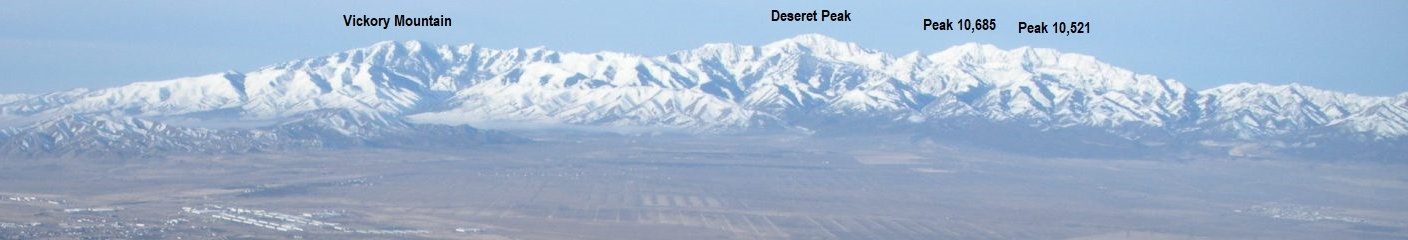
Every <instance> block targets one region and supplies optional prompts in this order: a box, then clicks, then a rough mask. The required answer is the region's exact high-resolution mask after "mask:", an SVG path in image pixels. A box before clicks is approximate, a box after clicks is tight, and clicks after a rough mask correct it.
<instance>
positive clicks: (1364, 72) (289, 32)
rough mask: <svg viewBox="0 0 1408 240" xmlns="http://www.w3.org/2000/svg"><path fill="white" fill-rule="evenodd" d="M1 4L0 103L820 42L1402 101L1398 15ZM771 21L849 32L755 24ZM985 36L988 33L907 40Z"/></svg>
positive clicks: (1404, 17) (1291, 9)
mask: <svg viewBox="0 0 1408 240" xmlns="http://www.w3.org/2000/svg"><path fill="white" fill-rule="evenodd" d="M1130 2H1133V1H1075V2H1059V3H1058V2H1050V1H1033V2H989V1H954V2H945V1H854V0H852V1H819V0H741V1H733V0H726V1H662V0H650V1H634V0H631V1H571V0H558V1H521V0H520V1H445V2H414V3H412V2H403V1H309V2H302V1H267V2H266V1H228V2H209V1H160V2H157V1H152V2H147V1H101V2H99V1H93V2H87V1H84V2H72V1H6V2H4V3H0V29H2V30H0V72H3V73H4V74H5V75H4V76H3V77H0V93H14V92H27V93H37V92H48V91H56V90H64V89H70V88H76V87H88V88H99V87H109V86H117V85H122V84H126V83H130V82H135V81H148V80H163V79H171V78H177V77H183V76H193V75H200V74H207V73H213V72H219V71H224V70H236V71H248V70H252V69H255V68H258V67H261V66H264V65H269V64H274V63H279V62H283V61H287V60H293V59H300V58H307V57H315V56H322V55H326V54H329V53H333V52H338V51H342V50H346V49H350V48H357V47H364V46H367V45H370V44H372V43H374V42H377V41H382V40H412V39H417V40H423V41H428V42H431V43H437V44H462V43H471V42H472V43H478V44H481V45H482V46H486V47H491V48H513V47H535V46H545V47H548V48H550V49H555V50H563V51H578V52H596V51H621V52H630V53H638V54H644V55H652V56H654V55H662V54H666V53H669V52H673V51H677V50H685V49H691V48H695V47H698V46H699V45H702V44H704V43H711V42H734V43H740V44H750V45H757V44H765V43H768V42H771V41H775V40H778V39H783V38H787V37H791V36H795V35H798V34H802V33H822V34H826V35H829V36H832V37H834V38H837V39H840V40H843V41H850V42H856V43H859V44H861V45H862V46H864V47H868V48H874V49H879V50H883V51H886V52H890V53H892V54H896V55H902V54H905V53H909V52H913V51H919V52H923V53H926V54H927V53H932V52H936V51H940V50H943V49H945V48H947V47H949V46H952V45H956V44H961V43H965V42H981V43H990V44H995V45H997V46H999V47H1002V48H1016V47H1020V46H1033V47H1043V48H1055V49H1059V50H1061V51H1065V52H1074V53H1083V54H1088V55H1093V56H1096V57H1097V58H1098V59H1100V60H1102V61H1105V62H1108V63H1111V64H1114V65H1117V66H1121V67H1124V68H1127V69H1130V70H1133V71H1135V72H1139V73H1147V74H1154V75H1158V76H1161V77H1168V78H1174V79H1177V80H1179V81H1182V82H1183V83H1185V84H1187V85H1189V86H1191V87H1193V88H1197V89H1204V88H1209V87H1213V86H1217V85H1221V84H1225V83H1232V82H1264V83H1275V84H1284V83H1292V82H1298V83H1302V84H1307V85H1311V86H1315V87H1319V88H1324V89H1331V90H1339V91H1347V92H1354V93H1360V94H1365V95H1394V94H1398V93H1401V92H1406V91H1408V77H1405V75H1404V74H1401V71H1403V70H1404V69H1408V44H1405V42H1408V14H1405V12H1408V1H1313V2H1301V1H1156V2H1139V3H1130ZM772 9H779V10H789V11H811V10H815V9H837V10H841V9H844V10H849V11H850V12H852V14H851V15H852V18H853V20H854V21H853V22H846V23H797V22H788V23H779V22H769V21H768V18H769V11H770V10H772ZM343 14H356V15H362V14H366V15H369V16H372V17H389V16H391V15H395V14H405V15H411V16H425V15H445V16H446V17H451V18H453V19H454V20H453V21H454V26H453V27H449V28H431V27H420V28H408V27H402V28H396V27H392V28H390V29H381V28H369V27H345V26H343V21H342V15H343ZM924 18H934V19H943V18H995V19H997V21H998V23H999V27H1000V28H999V29H998V30H997V31H995V32H985V33H967V32H961V33H960V32H939V31H923V30H921V19H924ZM1018 21H1047V22H1051V21H1089V22H1091V25H1092V29H1091V30H1092V32H1093V33H1092V34H1089V35H1085V36H1058V35H1026V34H1016V33H1015V32H1016V28H1017V27H1016V23H1017V22H1018Z"/></svg>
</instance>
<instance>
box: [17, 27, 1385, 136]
mask: <svg viewBox="0 0 1408 240" xmlns="http://www.w3.org/2000/svg"><path fill="white" fill-rule="evenodd" d="M329 109H335V110H337V111H336V112H339V113H343V115H347V114H357V115H358V116H373V117H375V118H386V119H390V120H394V121H411V122H417V123H434V124H445V125H460V124H470V125H474V126H492V127H495V128H534V127H584V128H596V129H605V130H621V131H639V130H648V131H681V132H689V133H698V134H714V133H738V132H750V131H773V130H777V131H801V132H816V131H827V129H844V128H846V127H847V126H846V125H850V124H853V123H856V122H863V123H871V124H869V125H884V126H906V127H904V128H905V129H916V128H917V129H925V128H931V127H933V126H942V125H946V124H951V123H953V122H960V121H961V122H974V121H977V122H984V123H990V124H996V125H1003V126H1024V127H1026V128H1030V129H1032V130H1033V131H1037V132H1047V131H1062V130H1068V129H1087V130H1090V129H1093V130H1097V131H1098V132H1104V133H1108V134H1110V135H1112V136H1117V137H1118V138H1122V139H1126V140H1131V141H1141V139H1150V138H1151V136H1160V137H1158V138H1159V139H1161V140H1159V141H1164V140H1167V139H1177V140H1181V141H1190V142H1191V141H1204V140H1217V141H1268V140H1277V141H1289V142H1301V141H1309V140H1308V139H1313V138H1321V137H1324V138H1336V139H1341V138H1343V139H1357V141H1368V142H1375V141H1402V139H1403V138H1404V136H1408V94H1400V95H1398V96H1391V97H1374V96H1360V95H1355V94H1350V93H1340V92H1334V91H1326V90H1320V89H1315V88H1312V87H1308V86H1302V85H1296V84H1292V85H1284V86H1273V85H1264V84H1232V85H1225V86H1220V87H1216V88H1212V89H1206V90H1202V91H1199V90H1195V89H1190V88H1188V87H1186V86H1184V85H1183V84H1181V83H1179V82H1178V81H1175V80H1172V79H1166V78H1159V77H1156V76H1153V75H1147V74H1139V73H1134V72H1132V71H1129V70H1126V69H1122V68H1119V67H1116V66H1112V65H1110V64H1106V63H1103V62H1100V61H1098V60H1096V59H1095V58H1094V57H1091V56H1086V55H1080V54H1073V53H1062V52H1058V51H1056V50H1052V49H1039V48H1030V47H1022V48H1016V49H1006V50H1005V49H999V48H997V47H994V46H992V45H982V44H972V43H970V44H964V45H959V46H954V47H951V48H948V49H946V50H943V51H940V52H936V53H931V54H921V53H917V52H915V53H908V54H905V55H891V54H889V53H884V52H880V51H876V50H872V49H866V48H863V47H861V46H859V45H857V44H855V43H848V42H842V41H838V40H835V39H832V38H829V37H826V36H822V35H817V34H806V35H800V36H796V37H793V38H789V39H783V40H780V41H776V42H772V43H768V44H765V45H761V46H749V45H737V44H707V45H704V46H702V47H700V48H696V49H692V50H685V51H680V52H675V53H672V54H668V55H665V56H640V55H634V54H627V53H616V52H599V53H573V52H558V51H552V50H548V49H543V48H527V49H518V48H515V49H489V48H483V47H479V46H476V45H474V44H466V45H457V46H452V45H432V44H427V43H423V42H418V41H406V42H380V43H376V44H374V45H372V46H370V47H366V48H359V49H352V50H348V51H344V52H340V53H335V54H332V55H329V56H322V57H315V58H309V59H303V60H296V61H291V62H286V63H281V64H276V65H271V66H267V67H264V68H260V69H257V70H253V71H249V72H234V71H230V72H224V73H215V74H210V75H204V76H196V77H190V78H181V79H173V80H166V81H152V82H139V83H133V84H129V85H126V86H120V87H113V88H106V89H97V90H87V89H75V90H70V91H63V92H55V93H48V94H37V95H24V94H14V95H3V94H0V120H4V121H5V122H8V123H10V124H9V125H11V126H10V127H12V128H13V129H11V130H7V131H5V133H0V137H4V136H10V137H5V138H7V139H9V140H6V141H7V142H6V144H9V145H13V142H14V141H15V140H14V139H16V138H23V137H16V136H24V135H25V134H26V133H25V132H31V133H32V132H33V131H35V130H36V129H44V127H45V126H51V127H52V126H60V125H54V124H56V121H57V122H59V123H63V122H71V121H86V120H89V117H86V116H90V115H101V116H109V117H116V118H113V120H103V121H106V122H108V123H105V124H112V123H122V124H129V125H141V126H156V125H153V124H154V123H148V122H144V121H145V120H132V119H182V121H188V122H189V121H195V122H202V121H283V120H285V119H290V118H296V117H299V116H303V117H305V119H306V116H307V114H308V113H319V112H327V111H329ZM74 116H85V117H74ZM839 122H845V123H848V124H842V125H840V126H838V124H836V123H839ZM158 125H159V124H158ZM421 125H424V124H421ZM426 126H428V125H426ZM341 127H343V128H346V129H335V130H328V131H332V132H358V131H366V130H368V129H366V127H357V126H346V125H344V126H341ZM58 128H69V129H71V128H72V126H69V127H62V126H60V127H58ZM170 129H171V128H168V130H170ZM191 129H204V130H191ZM276 129H279V128H276ZM176 131H177V132H180V133H179V134H178V135H191V134H195V135H203V134H206V135H208V134H216V133H219V131H228V130H211V129H205V128H197V127H191V128H190V129H185V128H182V129H178V130H176ZM242 133H243V134H252V133H250V132H248V131H245V132H242ZM285 134H291V133H285ZM120 140H122V139H108V140H92V141H120ZM9 145H4V146H7V147H11V146H9Z"/></svg>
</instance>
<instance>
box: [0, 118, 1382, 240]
mask: <svg viewBox="0 0 1408 240" xmlns="http://www.w3.org/2000/svg"><path fill="white" fill-rule="evenodd" d="M531 137H532V138H534V139H535V142H533V143H527V144H502V145H485V146H480V147H475V148H470V149H457V150H437V151H412V150H392V149H353V150H342V151H317V152H296V153H262V154H242V155H218V156H212V155H172V156H165V157H161V158H152V159H102V158H90V157H69V158H43V159H5V160H3V161H0V238H6V239H45V238H54V239H71V238H119V239H175V238H185V239H208V238H221V239H289V238H304V239H349V238H353V239H355V238H370V239H383V238H395V239H419V238H425V239H1257V238H1261V239H1401V238H1408V205H1404V204H1402V203H1405V202H1408V175H1405V174H1404V173H1405V172H1408V171H1405V170H1408V167H1405V166H1404V165H1402V164H1397V163H1371V162H1319V161H1312V160H1301V159H1160V158H1142V159H1079V158H1059V157H1047V156H1027V155H1015V154H1005V153H1001V152H994V151H987V150H983V148H981V147H976V146H963V145H952V144H941V143H932V142H922V141H913V140H911V139H909V138H905V137H897V136H868V137H814V136H788V135H770V136H727V137H723V136H720V137H669V136H654V137H621V136H593V135H585V136H583V135H579V136H570V137H567V136H548V135H541V136H531Z"/></svg>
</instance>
